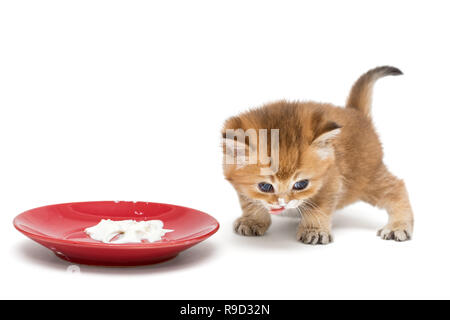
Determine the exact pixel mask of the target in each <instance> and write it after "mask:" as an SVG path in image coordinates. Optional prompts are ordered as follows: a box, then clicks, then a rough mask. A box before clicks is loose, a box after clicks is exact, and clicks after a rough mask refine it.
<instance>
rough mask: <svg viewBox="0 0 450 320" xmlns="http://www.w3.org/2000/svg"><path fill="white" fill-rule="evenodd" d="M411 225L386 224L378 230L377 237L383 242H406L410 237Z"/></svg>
mask: <svg viewBox="0 0 450 320" xmlns="http://www.w3.org/2000/svg"><path fill="white" fill-rule="evenodd" d="M412 229H413V228H412V225H411V224H410V223H400V224H393V225H391V224H388V225H386V226H385V227H384V228H383V229H380V230H378V232H377V236H379V237H380V238H381V239H383V240H395V241H400V242H402V241H406V240H410V239H411V237H412Z"/></svg>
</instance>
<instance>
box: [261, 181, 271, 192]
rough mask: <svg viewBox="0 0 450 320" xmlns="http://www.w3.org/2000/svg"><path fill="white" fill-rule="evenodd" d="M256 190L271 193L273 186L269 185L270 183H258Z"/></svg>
mask: <svg viewBox="0 0 450 320" xmlns="http://www.w3.org/2000/svg"><path fill="white" fill-rule="evenodd" d="M258 188H259V190H261V191H262V192H273V185H271V184H270V183H266V182H261V183H258Z"/></svg>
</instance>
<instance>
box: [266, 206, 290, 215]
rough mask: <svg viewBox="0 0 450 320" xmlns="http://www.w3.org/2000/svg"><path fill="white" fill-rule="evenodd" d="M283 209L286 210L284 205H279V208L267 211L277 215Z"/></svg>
mask: <svg viewBox="0 0 450 320" xmlns="http://www.w3.org/2000/svg"><path fill="white" fill-rule="evenodd" d="M284 210H286V208H285V207H281V208H276V209H270V210H269V212H270V213H271V214H275V215H278V214H280V213H282V212H283V211H284Z"/></svg>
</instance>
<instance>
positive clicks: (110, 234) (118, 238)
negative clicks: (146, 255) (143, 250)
mask: <svg viewBox="0 0 450 320" xmlns="http://www.w3.org/2000/svg"><path fill="white" fill-rule="evenodd" d="M163 227H164V224H163V222H162V221H161V220H148V221H139V222H138V221H135V220H121V221H113V220H110V219H107V220H105V219H102V221H100V222H99V223H98V224H97V225H95V226H93V227H90V228H86V229H84V232H86V234H87V235H89V237H91V238H92V239H94V240H98V241H101V242H103V243H113V244H116V243H117V244H120V243H141V242H142V240H147V241H148V242H155V241H159V240H161V238H162V237H163V236H164V235H165V234H166V233H167V232H172V231H173V230H168V229H163Z"/></svg>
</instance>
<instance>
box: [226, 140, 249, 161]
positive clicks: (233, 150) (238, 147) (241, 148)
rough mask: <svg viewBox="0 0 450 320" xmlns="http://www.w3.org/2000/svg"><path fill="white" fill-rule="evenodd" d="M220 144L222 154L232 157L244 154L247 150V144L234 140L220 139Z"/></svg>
mask: <svg viewBox="0 0 450 320" xmlns="http://www.w3.org/2000/svg"><path fill="white" fill-rule="evenodd" d="M222 144H223V154H224V155H228V156H232V157H234V156H235V155H238V154H244V155H245V154H246V150H247V149H248V146H247V144H245V143H243V142H241V141H239V140H235V139H234V138H233V139H231V138H226V137H224V138H222Z"/></svg>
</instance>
